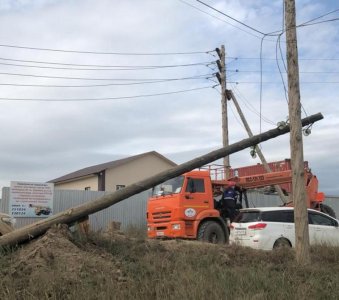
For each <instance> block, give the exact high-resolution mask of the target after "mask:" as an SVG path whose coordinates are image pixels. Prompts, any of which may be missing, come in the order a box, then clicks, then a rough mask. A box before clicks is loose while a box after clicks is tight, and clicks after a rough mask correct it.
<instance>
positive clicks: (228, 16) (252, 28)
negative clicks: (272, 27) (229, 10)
mask: <svg viewBox="0 0 339 300" xmlns="http://www.w3.org/2000/svg"><path fill="white" fill-rule="evenodd" d="M196 1H197V2H199V3H201V4H202V5H205V6H207V7H208V8H210V9H212V10H214V11H216V12H218V13H219V14H222V15H223V16H225V17H227V18H229V19H231V20H233V21H235V22H237V23H239V24H241V25H243V26H245V27H247V28H249V29H251V30H253V31H255V32H257V33H260V34H261V35H265V33H264V32H262V31H259V30H257V29H255V28H254V27H252V26H249V25H247V24H245V23H243V22H241V21H239V20H237V19H235V18H233V17H231V16H230V15H227V14H225V13H224V12H222V11H220V10H218V9H216V8H214V7H213V6H211V5H208V4H206V3H204V2H202V1H200V0H196Z"/></svg>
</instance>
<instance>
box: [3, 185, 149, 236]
mask: <svg viewBox="0 0 339 300" xmlns="http://www.w3.org/2000/svg"><path fill="white" fill-rule="evenodd" d="M9 194H10V188H8V187H5V188H3V189H2V200H1V203H0V210H1V211H2V212H5V213H8V212H9ZM105 194H108V192H93V191H71V190H54V199H53V212H54V213H58V212H61V211H64V210H66V209H68V208H71V207H74V206H77V205H80V204H82V203H86V202H89V201H93V200H95V199H98V198H100V197H101V196H103V195H105ZM149 194H150V191H145V192H142V193H140V194H137V195H134V196H133V197H130V198H128V199H126V200H124V201H122V202H119V203H117V204H115V205H112V206H111V207H109V208H106V209H104V210H102V211H100V212H97V213H95V214H92V215H90V224H91V228H92V229H93V230H95V231H97V230H103V229H105V228H106V227H107V225H108V224H109V223H110V222H111V221H117V222H121V229H122V230H125V229H126V228H128V227H129V226H136V227H138V228H146V204H147V198H148V197H149ZM40 219H41V218H16V228H20V227H23V226H25V225H28V224H32V223H34V222H37V221H39V220H40Z"/></svg>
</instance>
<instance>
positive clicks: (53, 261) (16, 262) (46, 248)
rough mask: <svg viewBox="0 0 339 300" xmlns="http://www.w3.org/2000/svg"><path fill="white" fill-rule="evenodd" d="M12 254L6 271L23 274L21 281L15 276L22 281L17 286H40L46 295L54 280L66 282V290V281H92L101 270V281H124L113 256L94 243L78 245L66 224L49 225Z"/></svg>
mask: <svg viewBox="0 0 339 300" xmlns="http://www.w3.org/2000/svg"><path fill="white" fill-rule="evenodd" d="M13 256H14V257H13V258H12V261H13V263H12V265H11V269H10V272H9V273H10V275H11V276H12V277H14V278H16V279H19V278H22V281H18V280H16V282H17V283H18V282H19V283H20V285H21V287H20V286H19V287H18V288H19V289H21V288H23V289H25V287H29V288H30V289H35V288H42V289H44V290H45V293H46V295H48V294H49V292H52V290H53V285H54V283H57V282H60V281H61V282H63V283H66V285H65V290H66V289H68V288H69V285H76V284H77V283H80V282H81V283H82V284H83V283H84V282H86V281H88V282H91V277H92V275H94V274H95V276H96V277H98V276H100V274H102V282H107V281H112V282H113V281H114V283H115V284H116V283H117V282H118V283H124V282H125V281H126V279H125V278H124V276H123V274H122V271H121V269H120V267H119V266H120V263H119V261H117V259H116V258H114V257H113V256H112V255H111V254H110V253H108V252H106V251H104V250H103V249H100V248H98V247H95V245H92V246H91V245H90V244H86V246H80V247H79V246H77V244H76V243H74V242H73V240H72V236H71V234H70V232H69V230H68V227H67V226H65V227H63V226H59V227H54V228H51V229H50V230H48V231H47V233H46V234H45V235H43V236H42V237H40V238H39V239H37V240H35V241H31V242H30V243H29V244H27V245H25V246H23V247H22V248H21V249H20V250H19V251H17V252H15V253H13ZM37 283H38V284H37ZM58 287H60V285H58ZM54 292H55V291H53V294H55V293H54ZM60 293H61V294H62V291H60Z"/></svg>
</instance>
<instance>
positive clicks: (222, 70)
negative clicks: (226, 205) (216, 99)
mask: <svg viewBox="0 0 339 300" xmlns="http://www.w3.org/2000/svg"><path fill="white" fill-rule="evenodd" d="M216 52H217V54H218V56H219V60H218V61H217V65H218V68H219V73H217V78H218V80H219V83H220V85H221V122H222V123H221V124H222V145H223V147H228V145H229V141H228V116H227V98H226V53H225V46H224V45H222V46H221V49H219V48H217V49H216ZM224 168H225V174H224V176H225V179H227V178H229V171H230V158H229V156H225V157H224Z"/></svg>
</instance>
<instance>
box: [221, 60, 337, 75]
mask: <svg viewBox="0 0 339 300" xmlns="http://www.w3.org/2000/svg"><path fill="white" fill-rule="evenodd" d="M278 60H281V59H278ZM227 72H231V73H232V74H235V73H260V70H241V69H234V70H232V69H231V70H227ZM262 72H263V73H279V72H277V71H271V70H269V71H265V70H263V71H262ZM282 73H286V71H284V72H282ZM299 73H302V74H338V73H339V71H300V72H299Z"/></svg>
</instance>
